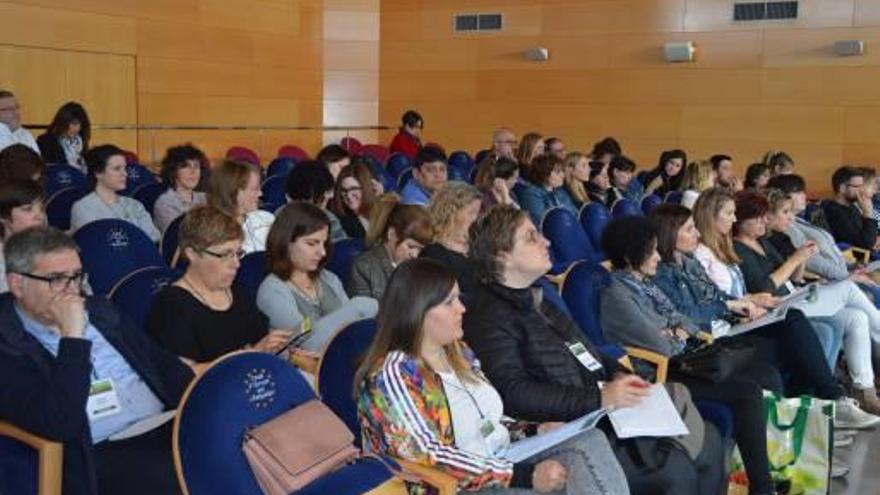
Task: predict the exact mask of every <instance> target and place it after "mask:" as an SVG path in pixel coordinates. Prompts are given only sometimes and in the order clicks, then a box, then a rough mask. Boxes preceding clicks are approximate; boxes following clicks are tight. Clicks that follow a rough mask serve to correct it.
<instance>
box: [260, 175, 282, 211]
mask: <svg viewBox="0 0 880 495" xmlns="http://www.w3.org/2000/svg"><path fill="white" fill-rule="evenodd" d="M286 183H287V176H284V175H273V176H271V177H269V178H267V179H266V180H264V181H263V186H262V189H263V197H262V198H260V209H261V210H265V211H268V212H269V213H273V214H274V213H275V210H277V209H278V208H281V207H282V206H284V204H285V203H287V196H286V194H287V191H286V190H285V187H284V186H285V184H286Z"/></svg>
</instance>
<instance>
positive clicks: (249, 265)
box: [234, 251, 267, 301]
mask: <svg viewBox="0 0 880 495" xmlns="http://www.w3.org/2000/svg"><path fill="white" fill-rule="evenodd" d="M266 273H267V267H266V251H254V252H253V253H250V254H248V255H246V256H245V257H244V258H242V259H241V265H240V266H239V267H238V272H236V273H235V282H234V283H235V285H237V286H238V287H239V288H241V289H243V290H244V292H245V293H246V294H247V295H248V297H250V299H251V300H252V301H253V300H256V298H257V290H258V289H259V288H260V284H261V283H263V279H264V278H266Z"/></svg>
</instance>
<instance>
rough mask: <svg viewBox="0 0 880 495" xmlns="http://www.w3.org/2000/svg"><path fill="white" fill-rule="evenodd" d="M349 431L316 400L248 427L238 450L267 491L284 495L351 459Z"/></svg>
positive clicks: (354, 455)
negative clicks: (254, 426) (255, 425)
mask: <svg viewBox="0 0 880 495" xmlns="http://www.w3.org/2000/svg"><path fill="white" fill-rule="evenodd" d="M353 441H354V435H352V433H351V431H349V430H348V428H347V427H346V426H345V424H344V423H343V422H342V421H341V420H340V419H339V418H337V417H336V415H335V414H333V412H332V411H331V410H330V409H329V408H327V406H325V405H324V404H323V403H322V402H321V401H319V400H317V399H313V400H310V401H309V402H306V403H305V404H302V405H300V406H298V407H296V408H294V409H291V410H290V411H287V412H286V413H284V414H282V415H280V416H278V417H277V418H274V419H272V420H271V421H269V422H267V423H264V424H262V425H260V426H257V427H256V428H254V429H252V430H250V431H248V432H247V433H245V435H244V441H243V443H242V449H243V450H244V455H245V457H246V458H247V461H248V464H250V466H251V470H253V472H254V477H256V479H257V483H259V485H260V488H262V489H263V493H265V494H266V495H288V494H289V493H291V492H294V491H297V490H299V489H301V488H302V487H304V486H306V485H308V484H309V483H311V482H312V481H314V480H316V479H318V478H320V477H321V476H324V475H325V474H327V473H329V472H331V471H334V470H336V469H338V468H340V467H342V466H343V465H344V464H346V463H347V462H349V461H352V460H354V459H356V458H357V457H358V456H359V455H360V451H358V449H357V448H355V447H354V445H352V442H353Z"/></svg>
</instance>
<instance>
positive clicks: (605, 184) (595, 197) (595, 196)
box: [585, 160, 617, 208]
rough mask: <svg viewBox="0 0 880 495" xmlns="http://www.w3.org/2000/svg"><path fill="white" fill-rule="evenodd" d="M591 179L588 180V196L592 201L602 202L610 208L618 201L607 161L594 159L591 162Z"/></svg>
mask: <svg viewBox="0 0 880 495" xmlns="http://www.w3.org/2000/svg"><path fill="white" fill-rule="evenodd" d="M588 177H589V180H587V182H586V184H585V185H586V188H587V197H589V198H590V201H592V202H595V203H601V204H603V205H605V206H607V207H608V208H611V205H612V204H614V201H616V199H617V198H616V197H615V196H614V194H613V193H612V191H611V182H610V181H609V180H608V165H607V164H606V163H605V162H600V161H597V160H592V161H591V162H590V163H589V175H588Z"/></svg>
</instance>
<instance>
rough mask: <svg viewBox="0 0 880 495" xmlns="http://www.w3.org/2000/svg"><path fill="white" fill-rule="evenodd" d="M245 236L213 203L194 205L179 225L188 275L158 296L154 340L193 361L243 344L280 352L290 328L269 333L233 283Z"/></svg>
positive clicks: (151, 322) (149, 325)
mask: <svg viewBox="0 0 880 495" xmlns="http://www.w3.org/2000/svg"><path fill="white" fill-rule="evenodd" d="M243 237H244V234H243V233H242V231H241V227H240V226H239V225H238V222H236V221H235V219H234V218H232V217H231V216H229V215H227V214H226V213H224V212H222V211H220V210H218V209H217V208H214V207H212V206H198V207H196V208H194V209H192V210H191V211H190V212H189V213H187V215H186V216H185V217H183V222H182V223H181V225H180V244H179V246H180V252H181V253H182V254H183V256H185V257H186V260H187V261H188V265H187V267H186V273H184V274H183V277H181V278H180V279H179V280H177V281H176V282H174V283H173V284H171V285H168V286H166V287H165V288H163V289H162V290H161V291H159V293H158V294H157V295H156V299H155V300H154V301H153V304H152V306H151V307H150V312H149V314H148V315H147V320H146V330H147V333H148V334H150V335H151V336H152V337H153V338H154V339H155V340H156V342H158V343H159V345H161V346H162V347H164V348H166V349H168V350H170V351H171V352H173V353H175V354H177V355H178V356H182V357H184V358H186V359H188V360H190V361H192V362H195V363H208V362H211V361H213V360H214V359H217V358H218V357H220V356H222V355H224V354H226V353H228V352H231V351H234V350H237V349H243V348H253V349H255V350H259V351H263V352H278V351H280V350H282V349H283V348H284V345H285V344H286V343H287V341H288V340H289V339H290V338H291V337H292V333H291V332H290V331H289V330H272V331H269V326H268V322H267V321H266V317H265V316H263V315H262V314H260V312H259V311H258V310H257V307H256V306H255V305H254V303H253V298H252V297H251V296H249V295H248V294H247V293H246V292H245V291H244V290H243V289H241V288H240V287H237V286H236V285H234V284H233V281H234V280H235V274H236V273H237V272H238V267H239V264H240V263H239V260H240V259H241V257H242V256H243V254H244V252H243V251H242V249H241V244H242V239H243Z"/></svg>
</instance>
